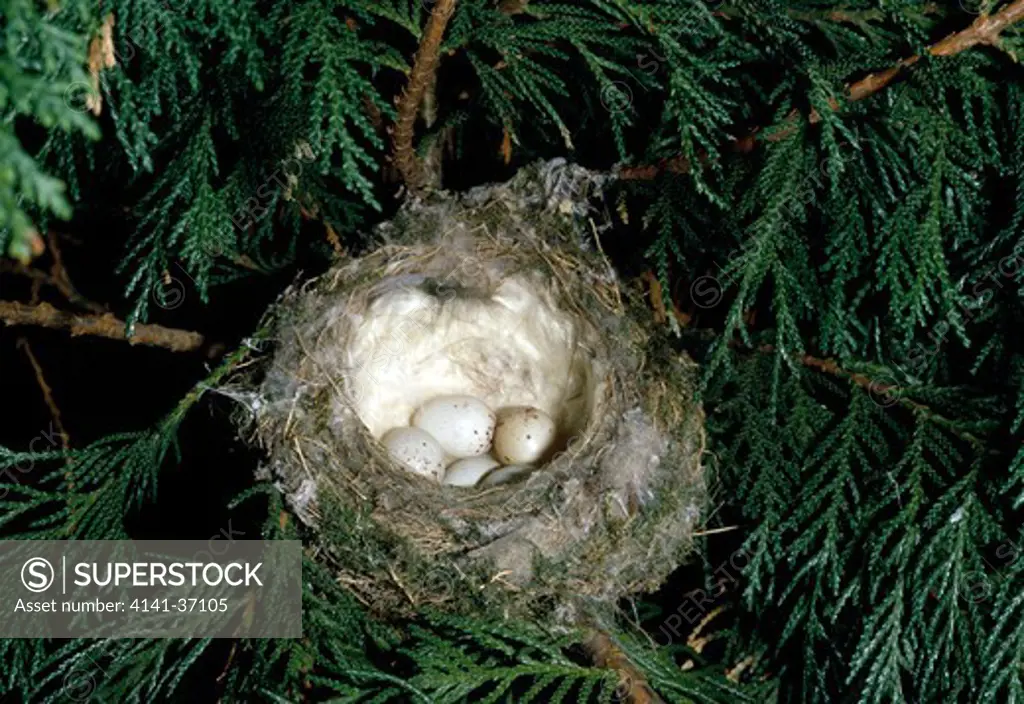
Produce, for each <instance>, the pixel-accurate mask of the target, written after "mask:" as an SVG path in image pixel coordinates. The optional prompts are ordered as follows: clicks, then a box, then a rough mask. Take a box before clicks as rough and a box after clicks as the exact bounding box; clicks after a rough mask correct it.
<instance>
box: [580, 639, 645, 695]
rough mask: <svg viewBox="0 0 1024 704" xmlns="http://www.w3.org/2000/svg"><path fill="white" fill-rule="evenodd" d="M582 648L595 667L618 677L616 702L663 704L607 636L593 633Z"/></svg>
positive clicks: (638, 671)
mask: <svg viewBox="0 0 1024 704" xmlns="http://www.w3.org/2000/svg"><path fill="white" fill-rule="evenodd" d="M583 647H584V648H586V650H587V651H588V652H589V653H590V657H591V659H592V660H593V661H594V664H595V665H597V666H598V667H603V668H607V669H609V670H612V671H613V672H615V673H616V674H617V675H618V676H619V686H618V687H617V688H616V691H615V700H616V701H619V702H623V703H624V704H664V701H663V700H662V698H661V697H659V696H658V695H657V694H656V693H655V692H654V690H652V689H651V686H650V685H649V684H648V683H647V678H646V677H644V674H643V673H642V672H640V670H639V669H637V666H636V665H634V664H633V663H632V662H630V660H629V658H628V657H626V654H625V653H623V652H622V650H621V649H620V648H619V647H618V646H617V645H615V643H614V641H612V639H611V638H610V637H609V636H608V634H606V633H604V632H603V631H598V630H595V631H593V632H592V633H591V634H590V635H589V637H588V638H587V640H586V641H585V642H584V643H583Z"/></svg>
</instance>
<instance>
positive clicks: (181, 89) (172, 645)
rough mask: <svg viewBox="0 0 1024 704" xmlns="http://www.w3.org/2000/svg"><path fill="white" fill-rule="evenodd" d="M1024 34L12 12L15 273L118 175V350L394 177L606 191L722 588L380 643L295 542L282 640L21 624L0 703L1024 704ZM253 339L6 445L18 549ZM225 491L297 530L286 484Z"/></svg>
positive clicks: (454, 625) (8, 151) (128, 482)
mask: <svg viewBox="0 0 1024 704" xmlns="http://www.w3.org/2000/svg"><path fill="white" fill-rule="evenodd" d="M1022 27H1024V0H959V2H950V3H934V2H923V1H920V0H844V1H843V2H835V1H833V0H791V1H784V0H735V1H734V2H718V1H712V0H645V1H641V0H585V1H580V2H573V3H560V2H550V1H548V0H500V1H496V0H451V1H449V0H437V1H436V2H434V1H433V0H381V1H364V0H340V1H334V0H331V1H327V0H297V1H287V2H286V1H285V0H195V1H194V2H179V3H173V4H171V3H167V2H165V1H164V0H99V1H98V2H97V1H94V2H84V1H83V0H46V1H45V2H44V1H43V0H0V43H2V44H0V110H2V117H3V120H2V121H0V251H2V252H3V253H5V254H6V257H7V263H9V264H11V265H12V267H16V268H17V267H20V268H19V269H18V271H21V272H22V273H24V271H25V270H26V267H28V268H31V266H32V261H33V259H34V258H35V257H38V256H39V255H40V254H41V253H42V251H43V250H44V249H45V247H46V245H45V240H46V233H47V232H48V231H49V230H51V229H52V228H55V227H57V228H72V229H73V227H74V223H75V220H74V219H72V217H73V216H75V215H77V214H79V213H81V212H92V211H94V210H95V208H96V206H97V203H99V202H100V201H102V199H103V198H106V197H108V196H109V193H113V192H116V193H117V194H118V195H117V201H116V203H115V205H116V206H117V207H118V208H120V209H122V210H123V211H124V212H125V213H126V217H127V218H128V219H129V220H130V223H131V227H132V230H133V232H132V234H131V236H130V237H129V238H128V239H127V240H126V241H125V242H123V244H122V256H121V257H120V266H119V267H118V269H117V271H111V272H110V275H111V276H112V277H118V280H119V281H120V283H121V284H122V285H123V292H124V297H123V299H122V300H119V301H114V302H111V306H112V307H113V308H114V309H115V310H116V311H119V314H120V318H121V319H122V320H123V322H124V323H125V325H126V326H127V329H128V331H129V332H131V331H132V330H133V329H134V330H136V331H138V330H142V329H143V324H144V323H146V321H148V320H150V318H151V317H154V315H156V314H159V312H160V311H159V309H157V310H154V305H153V304H154V302H155V303H156V304H157V306H159V307H160V308H167V307H169V306H167V305H166V302H167V296H169V295H172V294H174V293H176V291H170V290H169V289H168V286H169V283H170V282H171V280H172V279H173V277H172V276H171V274H170V273H169V272H170V271H171V268H172V266H174V267H177V268H179V269H181V270H184V271H187V272H188V274H189V275H188V279H189V283H188V286H189V289H188V292H187V293H188V294H189V295H195V296H197V297H198V298H201V299H203V300H208V299H209V298H211V297H213V296H215V295H216V292H217V290H218V287H219V286H222V285H224V284H225V283H227V282H230V281H235V280H237V279H239V278H241V277H265V276H266V275H268V274H271V273H273V272H275V271H278V270H282V269H285V270H287V269H288V268H289V267H297V266H298V265H299V263H301V264H302V265H304V266H313V267H316V266H321V267H322V266H325V265H326V263H327V262H328V261H329V260H330V258H331V257H333V256H338V255H344V253H347V252H349V251H354V250H357V249H358V248H359V247H360V246H362V244H363V243H364V237H365V233H366V232H368V231H369V229H370V227H371V226H372V225H373V224H374V223H376V222H379V221H381V220H382V219H385V218H386V217H387V214H388V212H390V211H391V210H392V209H393V208H394V202H395V195H396V193H398V192H399V191H402V190H403V189H408V190H415V189H418V188H424V187H430V186H437V185H439V184H440V185H444V186H449V185H452V184H455V185H458V186H465V185H467V179H469V180H470V181H471V180H472V178H473V176H472V174H476V173H477V171H478V170H479V171H480V172H481V173H483V174H487V175H488V176H490V177H492V178H495V179H497V178H500V177H504V176H507V175H508V174H509V173H511V170H513V169H514V168H516V167H517V166H519V165H522V164H524V163H528V162H530V161H532V160H534V159H536V158H551V157H555V156H566V157H568V158H569V159H573V160H577V161H580V162H581V163H584V164H586V165H587V166H589V167H592V168H596V169H602V170H607V171H609V172H611V173H613V174H615V175H616V177H617V178H616V180H615V182H614V184H613V186H612V187H611V190H610V192H609V194H608V195H607V198H608V203H609V204H610V205H611V206H612V207H614V209H615V210H616V211H617V216H616V217H617V219H618V220H619V223H618V225H617V226H616V228H615V229H614V230H613V231H610V232H608V233H605V234H604V235H603V236H602V238H603V240H604V245H605V247H606V248H607V249H608V251H609V253H610V255H611V256H612V257H613V258H616V263H617V264H620V271H621V273H622V275H623V278H624V279H629V281H630V282H632V281H633V278H634V277H635V279H636V282H635V285H637V286H644V287H645V290H646V292H647V293H648V294H649V299H650V302H651V307H652V311H651V314H652V316H653V317H654V319H655V320H658V321H661V322H663V323H664V334H665V335H667V336H671V337H672V338H673V339H674V340H675V342H676V344H677V345H678V347H679V348H680V350H685V351H686V352H688V353H689V354H690V355H691V356H693V357H694V358H695V359H697V360H698V361H699V362H700V363H701V365H702V367H703V369H704V371H705V375H704V387H703V389H702V396H703V401H704V404H705V408H706V411H707V415H708V424H709V429H710V431H711V443H710V447H709V452H708V456H707V464H708V465H709V467H708V469H709V472H711V473H712V476H713V478H714V487H715V494H714V497H713V501H714V503H713V505H712V506H710V507H709V511H708V519H707V530H706V532H707V534H708V538H707V542H706V544H704V545H702V546H701V553H700V555H699V556H698V558H695V559H697V561H698V562H701V563H702V564H703V571H704V581H705V583H704V584H703V585H699V586H702V587H703V588H702V589H701V590H700V592H699V593H700V594H701V595H702V597H707V595H711V597H709V598H708V599H705V598H701V599H699V600H696V601H695V599H694V595H693V593H692V592H689V591H688V589H687V588H686V587H682V588H677V587H676V586H674V585H676V581H675V580H673V582H672V583H671V584H670V585H669V586H668V587H666V589H665V591H664V592H663V593H661V594H659V595H658V596H657V597H656V598H653V599H639V600H638V601H637V602H636V603H630V604H624V605H623V611H622V614H621V617H620V619H619V620H618V621H616V622H614V623H607V624H603V626H602V628H603V633H604V634H605V635H606V636H607V639H608V640H609V642H611V643H612V647H613V648H614V649H615V652H616V654H617V656H616V657H615V658H612V660H613V661H614V662H616V663H620V664H621V663H626V665H622V666H607V662H604V664H602V660H601V658H596V659H595V658H591V657H590V656H588V654H587V649H586V648H585V647H582V646H581V643H583V642H585V640H586V638H587V634H584V633H573V634H569V635H566V634H557V635H555V634H551V633H547V632H546V631H545V629H544V624H528V623H525V624H513V623H492V622H488V621H484V620H473V619H465V618H459V619H454V618H452V617H450V616H446V615H442V614H436V613H423V614H422V616H421V617H420V618H419V619H417V620H415V621H414V622H412V623H403V624H394V623H381V622H378V621H375V620H374V619H373V618H371V617H370V616H369V615H368V614H366V613H365V612H364V610H363V607H362V606H361V605H360V604H359V603H358V601H356V600H355V599H354V598H353V597H352V595H350V594H349V593H348V592H347V591H346V590H345V589H344V588H343V586H341V585H339V584H338V583H337V582H336V581H335V580H334V578H333V577H332V575H331V574H330V572H329V570H328V569H327V568H325V567H323V566H321V565H319V564H317V562H316V561H314V560H312V559H310V560H309V561H308V563H307V564H306V565H305V569H304V576H305V581H306V585H305V592H304V600H305V601H304V626H305V637H304V638H303V639H301V640H296V641H284V640H282V641H251V642H239V643H235V644H229V645H228V646H226V647H221V645H222V644H219V643H215V642H213V641H160V640H153V641H145V640H143V641H118V640H110V641H104V640H83V641H54V642H48V641H18V640H12V641H4V642H0V663H2V664H0V689H2V690H3V691H4V692H7V693H11V694H12V696H20V697H21V698H22V699H24V700H25V701H63V700H66V697H67V696H68V695H69V692H70V693H72V694H76V693H79V689H80V688H81V686H82V684H83V683H85V684H88V689H89V696H91V697H94V698H95V700H97V701H140V702H141V701H161V700H168V699H172V700H178V699H181V700H184V699H188V698H189V696H190V695H189V692H190V691H192V688H194V687H199V686H204V687H205V686H209V685H208V683H206V684H202V685H201V684H200V683H204V682H205V681H206V680H210V679H212V678H216V682H215V683H214V685H213V688H214V689H215V690H216V692H215V696H216V697H219V698H220V699H221V700H224V701H268V702H285V701H299V700H310V701H327V700H337V701H366V702H371V701H372V702H385V701H417V702H419V701H423V702H434V701H436V702H457V701H494V702H497V701H542V702H559V701H603V702H619V701H626V700H629V701H641V702H642V701H666V702H747V701H750V702H763V701H785V702H833V701H850V702H864V703H871V704H875V703H878V704H881V703H882V702H908V703H909V702H915V703H916V702H956V701H962V702H1024V555H1022V550H1024V530H1022V526H1024V521H1022V519H1024V445H1022V439H1024V341H1022V339H1021V335H1020V333H1019V330H1020V327H1021V325H1022V324H1024V138H1022V135H1024V70H1022V69H1021V67H1020V65H1019V63H1018V60H1019V58H1020V57H1021V55H1022V54H1021V52H1022V51H1024V34H1022V30H1021V28H1022ZM482 162H486V164H485V165H484V166H482V167H481V163H482ZM467 174H470V176H467ZM425 175H432V177H433V179H434V181H433V182H431V180H430V178H426V177H425ZM97 183H99V184H102V185H103V186H104V187H103V188H100V189H98V188H97V187H96V184H97ZM98 191H99V192H98ZM69 219H70V224H69V223H66V222H62V221H67V220H69ZM86 244H88V243H86ZM11 260H17V261H18V262H20V264H17V265H15V264H14V263H13V262H11ZM3 275H5V274H3V273H0V276H3ZM6 275H13V274H9V273H8V274H6ZM174 283H175V284H180V283H181V282H177V281H176V280H175V281H174ZM629 285H634V283H630V284H629ZM177 293H180V291H177ZM69 298H70V297H69ZM70 302H71V303H76V302H77V301H76V300H74V299H72V300H70ZM94 314H97V315H98V313H97V312H96V311H91V312H89V311H82V312H81V315H84V316H88V315H94ZM0 317H2V318H3V319H4V321H5V322H8V323H11V322H20V323H25V322H35V323H42V322H43V321H44V319H45V320H46V321H48V323H44V324H49V325H50V326H52V327H61V326H62V323H60V322H59V320H56V319H54V318H53V316H49V317H47V315H43V314H42V313H40V312H39V310H38V309H36V310H35V311H34V312H33V311H28V310H27V309H26V308H25V307H19V306H14V305H13V303H12V302H10V301H0ZM64 327H67V326H66V325H64ZM150 329H151V328H150ZM140 334H141V333H140ZM159 339H162V338H159V336H158V339H157V344H159ZM237 342H238V349H237V351H235V352H233V353H229V354H228V355H226V356H225V357H224V359H223V360H222V361H221V362H220V363H219V364H218V365H213V366H212V369H213V371H212V372H211V374H210V376H209V377H208V378H205V379H196V386H195V388H194V390H193V391H192V392H190V393H189V394H187V395H186V397H185V398H183V399H180V400H178V401H177V402H174V401H172V402H169V403H168V408H169V409H170V412H169V413H168V415H167V416H166V417H165V418H164V420H162V421H161V422H159V423H158V424H156V425H155V426H154V427H151V428H126V429H125V431H124V432H123V433H121V434H117V435H114V436H109V437H106V438H102V439H100V440H98V441H97V442H95V443H92V444H89V445H86V446H82V447H75V446H72V447H70V448H68V449H62V447H61V446H60V444H59V443H52V444H51V445H50V446H49V447H48V448H47V449H45V450H43V451H38V448H30V449H24V448H22V449H19V448H14V447H11V448H4V447H0V472H2V473H3V477H4V479H3V480H2V487H0V531H2V532H3V536H4V537H5V538H21V539H25V538H53V539H57V538H83V539H84V538H111V539H113V538H121V537H127V536H128V535H129V531H128V529H127V527H126V525H127V524H126V517H128V516H132V515H137V514H138V512H139V511H140V510H141V509H142V508H143V507H145V506H146V505H148V504H150V503H152V502H153V501H156V500H157V499H158V497H159V495H160V485H161V478H162V477H163V476H164V475H165V473H166V472H170V471H173V467H174V466H175V464H176V461H177V459H176V458H177V449H178V448H177V435H178V432H179V428H180V426H181V424H182V423H183V421H184V420H185V418H186V417H187V416H188V414H189V413H190V412H194V411H193V409H194V408H196V407H198V406H202V405H203V404H204V403H206V400H205V391H206V390H207V389H209V388H210V387H212V386H214V385H216V383H217V382H218V381H220V380H221V379H223V378H225V376H226V375H228V374H229V373H231V371H232V370H234V369H236V368H238V367H239V366H240V365H243V364H244V363H245V361H246V360H247V359H248V356H249V353H250V351H251V350H252V349H254V348H257V347H258V346H259V342H260V341H259V340H254V339H246V340H242V341H237ZM69 344H72V343H69ZM168 354H171V352H168ZM5 373H7V372H6V371H5V370H0V375H2V374H5ZM240 400H242V401H244V399H240ZM26 466H32V467H41V468H45V471H34V472H32V473H30V475H28V478H27V479H26V478H25V475H24V474H23V468H24V467H26ZM238 501H239V502H243V503H245V502H256V503H259V505H260V506H261V507H263V506H265V507H266V511H267V513H266V515H267V520H266V523H265V524H264V525H263V531H264V534H265V535H267V536H268V537H285V536H288V537H301V534H300V532H299V531H298V529H296V528H295V527H294V523H293V522H291V521H288V520H282V519H281V516H282V515H286V511H285V508H284V507H283V506H282V505H281V503H280V499H279V497H278V496H277V495H276V493H275V491H274V490H273V488H272V487H270V486H267V485H262V484H260V485H257V486H256V487H254V488H251V489H249V490H248V491H246V492H245V493H244V494H243V495H241V496H240V497H239V498H238ZM738 558H741V559H738ZM737 564H739V565H740V567H739V568H737V567H736V565H737ZM723 566H731V567H729V568H728V569H723ZM723 575H727V576H728V580H727V582H728V584H726V583H725V582H723ZM691 588H693V587H692V586H691ZM680 615H682V616H684V617H685V622H684V618H680ZM666 641H667V642H666ZM604 660H605V661H607V660H608V658H605V659H604ZM224 662H227V663H228V666H226V667H225V666H224V664H223V663H224ZM210 663H213V665H210ZM211 667H212V669H214V670H215V672H214V673H213V675H212V676H210V675H209V670H210V669H211ZM222 669H223V672H222V673H221V670H222ZM218 674H220V676H219V677H218V676H217V675H218ZM204 678H205V680H204ZM204 691H206V690H204ZM0 698H2V697H0Z"/></svg>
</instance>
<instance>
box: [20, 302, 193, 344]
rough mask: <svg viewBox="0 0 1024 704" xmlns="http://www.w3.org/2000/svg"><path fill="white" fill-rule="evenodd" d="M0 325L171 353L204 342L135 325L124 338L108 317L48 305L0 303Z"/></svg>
mask: <svg viewBox="0 0 1024 704" xmlns="http://www.w3.org/2000/svg"><path fill="white" fill-rule="evenodd" d="M0 321H2V322H3V323H4V324H5V325H8V326H11V325H36V326H39V327H44V328H50V329H53V330H68V331H70V332H71V336H72V337H75V336H77V335H95V336H96V337H105V338H107V339H110V340H125V341H127V342H128V343H130V344H132V345H148V346H150V347H162V348H164V349H167V350H170V351H172V352H192V351H194V350H197V349H199V348H201V347H202V346H203V342H204V338H203V336H202V335H200V334H199V333H197V332H192V331H190V330H176V329H174V328H165V327H163V326H162V325H136V326H135V335H133V336H132V337H131V338H129V337H127V336H126V335H125V323H124V321H123V320H118V319H117V318H115V317H114V316H113V315H112V314H110V313H106V314H104V315H78V314H75V313H68V312H66V311H62V310H58V309H56V308H54V307H53V306H51V305H50V304H49V303H39V304H37V305H25V304H24V303H18V302H17V301H0Z"/></svg>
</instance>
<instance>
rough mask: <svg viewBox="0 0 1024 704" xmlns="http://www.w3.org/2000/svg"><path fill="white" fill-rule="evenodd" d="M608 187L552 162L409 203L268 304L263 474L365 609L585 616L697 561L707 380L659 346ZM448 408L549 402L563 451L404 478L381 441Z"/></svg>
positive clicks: (260, 407) (544, 405)
mask: <svg viewBox="0 0 1024 704" xmlns="http://www.w3.org/2000/svg"><path fill="white" fill-rule="evenodd" d="M604 178H605V177H602V176H599V175H595V174H592V173H590V172H588V171H586V170H584V169H582V168H580V167H575V166H571V165H567V164H565V163H564V162H562V161H555V162H550V163H546V164H538V165H535V166H532V167H528V168H526V169H523V170H522V171H521V172H520V173H519V174H518V175H517V177H516V178H514V179H513V180H512V181H510V182H508V183H506V184H500V185H494V186H485V187H480V188H477V189H474V190H472V191H469V192H468V193H466V194H463V195H461V196H453V195H450V194H436V195H434V196H432V197H430V198H429V199H427V200H423V201H420V200H417V201H412V202H409V203H407V204H406V205H405V206H403V208H402V209H401V211H400V212H399V213H398V214H397V215H396V217H395V218H394V219H393V220H391V221H389V222H387V223H385V224H384V225H382V226H381V227H380V228H379V231H378V235H379V238H380V241H381V244H380V245H379V246H378V247H377V248H376V249H374V250H373V251H371V252H370V253H368V254H366V255H365V256H362V257H359V258H356V259H352V260H348V261H345V262H343V263H341V264H339V265H337V266H336V267H334V268H333V269H331V270H330V271H328V272H327V273H326V274H324V275H322V276H320V277H319V278H317V279H315V280H313V281H310V282H307V283H306V284H305V285H303V286H302V287H299V288H294V289H292V290H290V291H288V292H287V293H286V294H285V296H284V297H283V299H282V301H281V302H280V303H279V304H278V305H277V306H276V308H275V310H274V311H273V314H272V316H271V322H270V323H269V325H270V326H271V327H272V337H273V339H274V340H275V343H276V344H275V350H274V352H273V355H272V357H270V358H269V360H268V365H267V367H266V373H265V376H264V377H263V379H262V382H261V384H260V387H259V398H260V403H258V404H257V411H256V421H257V433H256V434H257V436H258V439H259V441H260V442H261V444H262V445H263V446H264V447H265V448H266V450H267V453H268V458H269V459H268V462H267V463H266V465H265V467H264V468H263V469H262V470H261V471H263V472H264V474H265V475H266V474H269V475H270V476H271V477H272V478H273V479H274V481H275V482H276V484H277V486H278V487H279V488H280V490H281V491H282V492H283V493H284V494H285V496H286V497H287V500H288V502H289V505H290V506H291V508H292V510H293V511H294V512H295V514H296V515H297V516H298V517H299V518H300V519H301V520H302V521H303V523H305V524H306V525H308V526H309V527H310V528H311V529H312V531H313V533H314V535H315V536H316V542H317V544H318V548H319V549H320V555H321V557H322V559H324V560H326V561H327V563H328V564H329V565H330V566H331V568H332V569H333V570H334V571H335V572H336V574H337V576H338V579H339V580H340V581H341V582H342V583H344V584H346V585H347V586H348V587H349V588H350V589H351V590H352V592H353V593H354V594H355V596H356V597H357V598H358V599H360V600H361V601H363V602H364V603H365V604H367V605H368V606H370V607H371V608H373V609H374V610H375V611H378V612H380V613H382V614H389V615H399V614H403V613H407V612H410V611H411V610H414V609H416V608H419V607H422V606H428V605H429V606H434V607H440V608H444V609H447V610H451V611H458V612H469V611H472V612H476V613H480V612H481V610H494V611H496V612H497V613H500V614H503V615H505V616H512V615H525V614H526V613H530V614H531V615H532V616H533V617H536V616H537V615H538V614H546V615H550V616H552V617H553V618H554V619H555V620H556V621H557V622H564V623H573V622H578V621H580V620H581V619H582V618H583V614H584V612H586V611H589V610H591V607H593V606H595V605H611V604H614V602H615V601H616V600H618V599H619V598H621V597H623V596H625V595H627V594H629V593H632V592H636V591H640V590H645V591H649V590H652V589H655V588H657V587H658V586H659V585H660V584H661V582H662V581H663V580H664V579H665V577H666V576H667V575H668V574H669V573H670V572H671V571H672V570H674V569H675V568H676V567H677V566H678V565H679V563H680V562H681V561H682V559H683V558H684V557H685V556H686V554H687V552H688V551H689V550H690V547H691V537H692V533H693V530H694V527H695V524H696V522H697V520H698V518H699V514H700V509H701V507H702V504H703V501H704V498H705V484H704V476H703V470H702V468H701V463H700V460H701V454H702V452H703V448H704V429H703V413H702V411H701V408H700V406H699V404H698V403H697V402H696V400H695V398H694V387H693V385H694V382H695V365H694V364H693V363H692V362H691V361H690V360H689V359H688V358H687V357H685V356H684V355H681V354H679V353H678V352H673V351H671V350H669V349H668V348H667V347H666V346H665V345H663V344H662V342H661V340H660V338H659V337H658V336H656V335H653V334H652V333H651V330H650V329H649V326H648V322H647V321H648V320H649V318H650V314H649V311H648V310H646V308H645V306H644V305H643V304H642V301H640V300H639V296H638V295H636V294H635V293H634V292H632V291H628V290H623V288H622V287H621V286H620V284H619V282H618V279H617V277H616V276H615V273H614V271H613V270H612V268H611V265H610V264H609V262H608V261H607V260H606V258H605V257H604V256H603V255H602V253H601V251H600V244H599V242H597V241H596V239H593V238H594V237H595V236H596V233H597V232H599V231H600V230H601V229H602V228H601V223H599V222H596V221H595V219H594V218H595V217H596V212H597V211H595V210H593V209H592V208H591V206H590V204H591V203H593V202H594V200H595V199H597V198H599V197H600V187H601V185H602V183H603V179H604ZM443 394H470V395H473V396H476V397H478V398H480V399H481V400H483V401H485V402H486V403H487V404H488V405H489V406H490V407H491V408H492V409H493V410H499V409H500V408H503V407H508V406H517V405H529V406H535V407H538V408H541V409H542V410H544V411H546V412H547V413H548V414H549V415H551V416H552V418H554V419H555V421H556V424H557V428H558V433H557V441H556V446H555V447H554V448H553V449H552V451H551V452H549V454H548V456H547V457H545V458H544V459H543V461H542V462H541V463H539V464H538V468H537V469H536V470H535V471H533V472H532V473H530V474H528V475H526V476H525V477H524V478H522V479H521V480H520V481H518V482H514V483H510V484H506V485H500V486H496V487H490V488H478V487H473V488H467V487H451V486H444V485H441V484H439V483H437V482H436V481H433V480H431V479H429V478H425V477H421V476H418V475H414V474H411V473H409V472H407V471H405V470H404V469H403V468H402V467H400V466H399V465H397V464H396V463H395V462H394V461H393V460H392V459H391V458H390V457H389V456H388V454H387V452H386V451H385V450H384V448H383V447H382V446H381V444H380V442H379V439H380V437H381V436H382V435H383V434H384V433H385V432H386V431H387V430H388V429H390V428H392V427H395V426H405V425H408V424H409V421H410V416H411V415H412V413H413V411H414V410H415V409H416V408H417V407H418V406H419V405H420V404H422V403H423V402H424V401H426V400H428V399H429V398H431V397H433V396H437V395H443Z"/></svg>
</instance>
